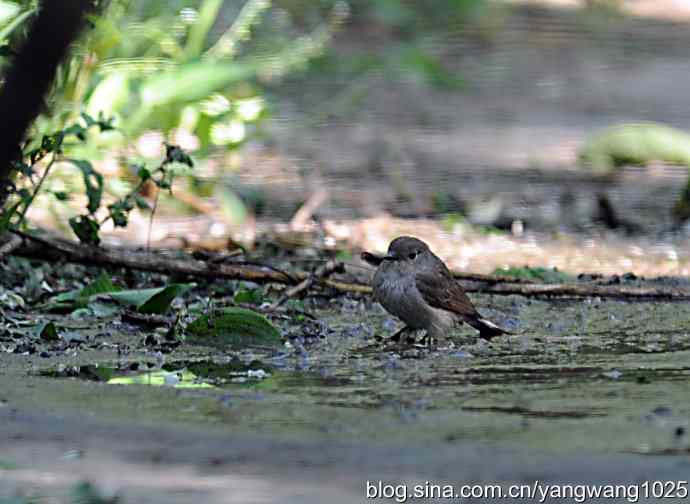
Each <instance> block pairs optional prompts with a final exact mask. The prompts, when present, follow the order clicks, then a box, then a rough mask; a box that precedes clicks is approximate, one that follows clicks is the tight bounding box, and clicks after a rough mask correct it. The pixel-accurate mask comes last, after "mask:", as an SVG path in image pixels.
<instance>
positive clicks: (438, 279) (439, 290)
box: [415, 267, 479, 318]
mask: <svg viewBox="0 0 690 504" xmlns="http://www.w3.org/2000/svg"><path fill="white" fill-rule="evenodd" d="M415 281H416V284H417V290H419V292H420V293H421V295H422V297H424V299H425V300H426V302H427V303H429V304H430V305H431V306H433V307H434V308H440V309H442V310H448V311H451V312H454V313H457V314H458V315H460V316H462V317H464V318H475V317H478V316H479V314H478V313H477V309H476V308H475V307H474V305H473V304H472V301H470V298H468V297H467V294H465V291H464V290H463V288H462V287H461V286H460V284H459V283H458V282H456V281H455V278H453V275H452V274H451V272H450V271H448V268H446V267H438V268H435V269H434V271H433V272H431V273H426V272H425V273H417V274H416V275H415Z"/></svg>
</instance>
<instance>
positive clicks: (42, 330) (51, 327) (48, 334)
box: [36, 322, 60, 341]
mask: <svg viewBox="0 0 690 504" xmlns="http://www.w3.org/2000/svg"><path fill="white" fill-rule="evenodd" d="M36 334H37V335H38V337H39V338H41V339H42V340H43V341H58V340H59V339H60V334H59V333H58V328H57V326H56V325H55V324H54V323H53V322H44V323H42V324H39V325H38V326H37V327H36Z"/></svg>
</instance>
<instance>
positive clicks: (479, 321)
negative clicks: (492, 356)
mask: <svg viewBox="0 0 690 504" xmlns="http://www.w3.org/2000/svg"><path fill="white" fill-rule="evenodd" d="M467 323H468V324H469V325H471V326H472V327H474V328H475V329H476V330H477V331H479V337H480V338H483V339H485V340H490V339H491V338H493V337H494V336H500V335H501V334H510V333H509V332H508V331H506V330H505V329H501V328H500V327H498V326H497V325H496V324H494V323H493V322H491V321H490V320H487V319H485V318H482V317H481V316H479V315H477V316H476V317H475V318H473V319H470V320H468V321H467Z"/></svg>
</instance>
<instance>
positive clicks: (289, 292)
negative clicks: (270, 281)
mask: <svg viewBox="0 0 690 504" xmlns="http://www.w3.org/2000/svg"><path fill="white" fill-rule="evenodd" d="M333 273H345V265H344V264H343V263H341V262H337V261H328V262H327V263H326V264H323V265H321V266H319V267H318V268H317V269H316V271H314V273H312V274H310V275H309V276H308V277H307V278H305V279H304V280H302V281H301V282H300V283H298V284H297V285H295V286H293V287H290V288H288V289H286V290H285V292H284V293H283V295H282V296H280V298H279V299H278V300H277V301H276V302H275V303H273V304H272V305H271V307H270V309H271V310H275V309H277V308H278V307H279V306H280V305H282V304H283V303H285V302H286V301H287V300H288V299H290V298H293V297H297V296H299V295H300V294H302V293H304V292H306V291H308V290H309V289H311V288H312V286H313V285H314V283H315V282H317V281H323V280H325V279H327V278H328V277H329V276H331V275H332V274H333Z"/></svg>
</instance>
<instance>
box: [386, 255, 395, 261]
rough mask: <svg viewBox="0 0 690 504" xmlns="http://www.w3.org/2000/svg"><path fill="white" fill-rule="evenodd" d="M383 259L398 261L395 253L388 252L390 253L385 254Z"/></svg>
mask: <svg viewBox="0 0 690 504" xmlns="http://www.w3.org/2000/svg"><path fill="white" fill-rule="evenodd" d="M383 260H384V261H397V260H398V258H397V257H395V256H394V255H390V254H388V255H385V256H383Z"/></svg>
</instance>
